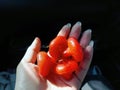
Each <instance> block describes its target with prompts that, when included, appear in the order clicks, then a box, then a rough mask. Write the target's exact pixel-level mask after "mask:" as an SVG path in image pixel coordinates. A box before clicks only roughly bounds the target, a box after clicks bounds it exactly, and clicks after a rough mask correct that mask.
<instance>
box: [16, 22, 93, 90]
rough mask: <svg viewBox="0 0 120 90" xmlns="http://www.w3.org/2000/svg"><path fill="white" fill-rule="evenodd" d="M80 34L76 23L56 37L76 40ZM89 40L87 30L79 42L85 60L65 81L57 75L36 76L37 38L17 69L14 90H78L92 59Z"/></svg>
mask: <svg viewBox="0 0 120 90" xmlns="http://www.w3.org/2000/svg"><path fill="white" fill-rule="evenodd" d="M80 32H81V24H80V23H76V24H75V25H74V26H73V27H72V29H71V31H70V25H65V26H64V27H63V28H62V29H61V30H60V32H59V33H58V36H59V35H62V36H65V37H66V38H67V37H68V38H69V37H71V36H72V37H75V38H76V39H78V38H79V35H80ZM90 39H91V32H90V30H87V31H85V32H84V33H83V35H82V37H81V40H80V44H81V46H82V47H83V48H84V52H85V58H84V60H83V62H81V64H80V66H79V69H80V70H79V71H78V72H75V75H74V76H73V78H72V80H70V81H66V80H64V79H63V78H62V77H60V76H57V75H50V76H49V78H48V79H45V78H42V77H41V76H40V75H38V66H37V65H36V64H35V62H36V58H37V54H38V52H39V51H40V50H39V49H40V47H41V43H40V40H39V38H36V39H35V40H34V41H33V43H32V44H31V45H30V47H29V48H28V49H27V51H26V53H25V56H24V57H23V59H22V60H21V62H20V63H19V65H18V67H17V74H16V85H15V90H41V89H42V90H79V88H80V86H81V84H82V81H83V79H84V77H85V75H86V73H87V70H88V68H89V65H90V62H91V59H92V54H93V42H90Z"/></svg>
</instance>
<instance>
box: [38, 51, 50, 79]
mask: <svg viewBox="0 0 120 90" xmlns="http://www.w3.org/2000/svg"><path fill="white" fill-rule="evenodd" d="M37 63H38V66H39V74H40V75H42V76H43V77H46V76H47V75H48V74H49V72H50V68H51V60H50V57H49V56H48V55H47V53H46V52H44V51H41V52H39V53H38V55H37Z"/></svg>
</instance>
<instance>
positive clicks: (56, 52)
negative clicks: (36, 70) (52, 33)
mask: <svg viewBox="0 0 120 90" xmlns="http://www.w3.org/2000/svg"><path fill="white" fill-rule="evenodd" d="M66 48H67V40H66V38H65V37H63V36H57V37H56V38H55V39H53V40H52V41H51V42H50V45H49V54H50V56H51V57H52V58H53V59H52V60H53V62H57V60H59V59H60V58H62V54H63V52H64V51H65V50H66Z"/></svg>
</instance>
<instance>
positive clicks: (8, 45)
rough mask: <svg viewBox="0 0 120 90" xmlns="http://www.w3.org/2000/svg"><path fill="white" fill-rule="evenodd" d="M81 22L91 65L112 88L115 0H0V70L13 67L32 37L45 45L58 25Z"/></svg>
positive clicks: (118, 62) (119, 54) (118, 12)
mask: <svg viewBox="0 0 120 90" xmlns="http://www.w3.org/2000/svg"><path fill="white" fill-rule="evenodd" d="M77 21H81V22H82V31H84V30H86V29H88V28H91V29H92V39H93V40H94V42H95V45H94V57H93V62H92V65H98V66H99V67H100V69H101V71H102V73H103V75H104V76H105V77H106V78H107V79H108V80H109V81H110V83H111V84H112V85H113V86H114V88H115V89H119V88H120V86H119V83H120V77H119V76H120V40H119V38H120V9H119V2H118V1H116V0H109V1H107V0H97V1H95V0H89V1H87V0H73V1H71V0H42V1H41V0H34V1H32V0H29V1H28V0H16V1H15V0H10V1H9V0H2V1H0V31H1V32H0V52H1V55H0V57H1V59H0V71H4V70H7V69H15V68H16V66H17V64H18V63H19V61H20V60H21V58H22V57H23V55H24V53H25V51H26V49H27V47H28V46H29V45H30V44H31V43H32V41H33V40H34V38H35V37H36V36H38V37H40V39H41V40H42V45H48V44H49V41H50V40H52V39H53V38H54V37H55V35H56V34H57V33H58V31H59V30H60V29H61V27H62V26H63V25H65V24H67V23H71V24H72V25H73V24H75V23H76V22H77Z"/></svg>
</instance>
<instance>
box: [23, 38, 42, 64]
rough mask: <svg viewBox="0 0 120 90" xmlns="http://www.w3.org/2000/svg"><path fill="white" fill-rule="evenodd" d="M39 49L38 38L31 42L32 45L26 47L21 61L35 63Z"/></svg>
mask: <svg viewBox="0 0 120 90" xmlns="http://www.w3.org/2000/svg"><path fill="white" fill-rule="evenodd" d="M40 47H41V41H40V39H39V38H38V37H36V38H35V39H34V41H33V42H32V44H31V45H30V46H29V47H28V49H27V51H26V53H25V55H24V57H23V59H22V61H25V62H30V63H35V62H36V57H37V53H38V52H39V50H40Z"/></svg>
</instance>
